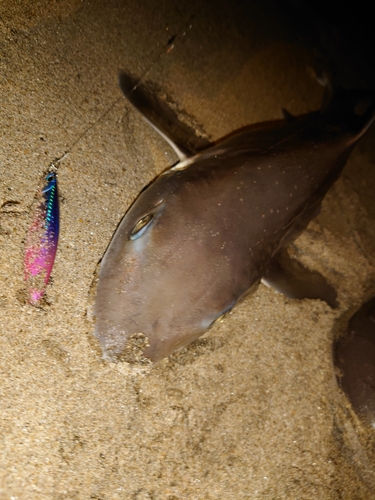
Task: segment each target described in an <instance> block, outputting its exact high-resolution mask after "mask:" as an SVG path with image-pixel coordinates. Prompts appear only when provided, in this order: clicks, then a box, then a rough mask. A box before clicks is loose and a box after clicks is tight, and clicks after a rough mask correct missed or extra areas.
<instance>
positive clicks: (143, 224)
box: [129, 214, 154, 240]
mask: <svg viewBox="0 0 375 500" xmlns="http://www.w3.org/2000/svg"><path fill="white" fill-rule="evenodd" d="M153 218H154V214H148V215H145V216H144V217H142V219H140V220H139V221H138V222H137V224H136V225H135V226H134V227H133V229H132V230H131V232H130V235H129V240H136V239H137V238H139V237H140V236H142V234H143V233H144V232H145V231H146V228H147V226H148V225H149V224H150V222H151V221H152V219H153Z"/></svg>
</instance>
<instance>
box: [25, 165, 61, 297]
mask: <svg viewBox="0 0 375 500" xmlns="http://www.w3.org/2000/svg"><path fill="white" fill-rule="evenodd" d="M45 181H46V183H45V185H44V187H43V189H42V190H41V193H40V195H41V198H42V199H41V201H40V203H39V205H38V206H37V208H36V210H35V214H34V217H33V221H32V223H31V226H30V228H29V231H28V234H27V238H26V244H25V259H24V276H25V281H26V287H27V294H28V301H29V302H30V303H31V304H33V305H35V304H37V302H38V301H39V300H40V299H41V298H42V297H43V295H44V292H45V290H46V287H47V284H48V280H49V277H50V275H51V271H52V267H53V263H54V261H55V256H56V251H57V243H58V239H59V196H58V189H57V177H56V173H55V172H49V173H48V174H47V175H46V177H45Z"/></svg>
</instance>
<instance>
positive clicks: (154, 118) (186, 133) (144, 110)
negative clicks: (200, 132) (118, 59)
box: [119, 71, 210, 161]
mask: <svg viewBox="0 0 375 500" xmlns="http://www.w3.org/2000/svg"><path fill="white" fill-rule="evenodd" d="M119 83H120V88H121V90H122V92H123V93H124V96H125V97H126V98H127V99H128V101H129V102H130V103H131V104H132V105H133V106H134V107H135V108H136V109H137V110H138V111H139V112H140V113H141V114H142V115H143V117H144V118H145V120H146V121H147V122H148V123H149V124H150V125H151V126H152V127H153V128H154V129H155V130H156V131H157V132H158V133H159V134H160V135H161V136H162V137H163V139H165V140H166V141H167V142H168V143H169V145H170V146H171V147H172V148H173V149H174V150H175V152H176V154H177V156H178V157H179V159H180V161H182V160H186V158H189V157H190V156H194V155H195V154H196V153H197V152H198V151H200V150H202V149H204V148H207V147H208V146H209V145H210V143H209V142H208V141H207V140H206V139H203V138H202V137H198V136H197V135H196V133H195V130H194V129H193V128H191V127H189V126H188V125H186V124H185V123H183V122H181V121H180V120H179V119H178V117H177V115H176V113H175V112H174V111H173V110H172V109H171V108H170V107H169V106H168V104H167V103H166V102H165V101H163V100H162V99H160V98H159V97H158V96H157V94H156V92H155V91H154V90H153V89H151V88H149V87H148V86H147V85H146V84H145V83H143V82H141V80H140V79H139V78H137V77H135V76H133V75H131V74H130V73H126V72H125V71H121V73H120V75H119Z"/></svg>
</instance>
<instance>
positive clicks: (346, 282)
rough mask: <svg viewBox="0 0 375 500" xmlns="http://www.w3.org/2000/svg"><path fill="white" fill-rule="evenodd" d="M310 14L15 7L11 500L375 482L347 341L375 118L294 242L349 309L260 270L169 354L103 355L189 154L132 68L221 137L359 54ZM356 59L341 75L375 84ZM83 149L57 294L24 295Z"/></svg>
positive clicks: (68, 206) (374, 453)
mask: <svg viewBox="0 0 375 500" xmlns="http://www.w3.org/2000/svg"><path fill="white" fill-rule="evenodd" d="M299 29H300V31H298V30H297V28H295V26H294V25H293V22H292V21H290V19H289V18H288V16H286V15H285V14H283V13H282V12H280V9H278V8H276V6H275V5H274V4H273V3H272V2H268V1H267V2H252V3H251V4H250V5H248V6H247V7H246V8H245V7H244V6H243V5H242V4H240V3H238V4H236V5H235V6H234V7H233V6H230V5H229V4H228V3H225V2H220V1H219V2H215V6H214V8H213V7H212V5H210V4H209V3H203V2H202V3H199V2H194V1H192V2H185V1H182V2H179V3H178V6H177V4H176V3H174V2H171V1H169V0H165V1H161V2H157V3H156V2H151V1H150V0H141V1H140V2H138V3H137V5H135V4H133V3H131V2H128V1H123V2H120V1H115V0H111V1H109V2H99V1H92V2H79V1H78V0H70V1H69V0H67V1H65V2H62V3H57V2H56V3H52V2H47V1H43V0H39V1H38V2H22V6H21V5H20V3H19V2H15V1H11V0H6V1H4V0H3V2H2V3H1V4H0V54H1V59H0V65H1V67H0V93H1V96H0V124H1V126H0V130H1V136H2V140H1V149H0V174H1V175H0V206H1V210H0V280H1V289H0V341H1V361H0V370H1V375H0V391H1V392H0V435H1V448H0V450H1V453H0V498H1V500H2V499H9V500H10V499H14V500H16V499H17V500H18V499H19V500H23V499H27V500H34V499H38V500H39V499H41V500H42V499H43V500H44V499H46V500H47V499H54V500H68V499H69V500H71V499H74V500H76V499H77V500H78V499H96V500H106V499H111V500H116V499H121V500H123V499H124V500H128V499H129V500H135V499H136V500H151V499H152V500H177V499H189V500H190V499H191V500H193V499H194V500H195V499H199V500H203V499H204V500H208V499H210V500H213V499H222V500H229V499H235V500H242V499H253V498H261V499H288V500H290V499H317V498H320V499H361V500H362V499H371V498H373V497H374V494H373V491H374V488H375V468H374V467H375V438H374V431H373V429H370V428H368V427H366V425H365V424H364V423H362V422H360V421H359V420H358V418H357V417H356V415H355V414H354V413H353V412H352V410H351V408H350V406H349V403H348V401H347V400H346V398H345V396H344V395H343V394H342V393H341V392H340V390H339V389H338V387H337V385H336V382H335V377H334V367H333V364H332V355H331V346H332V342H333V339H334V338H335V337H336V336H337V335H339V334H341V333H342V332H343V331H344V330H345V328H346V324H347V321H348V319H349V318H350V316H351V315H352V314H353V313H354V311H355V310H356V309H357V308H358V307H359V305H360V304H361V303H363V302H364V301H365V300H367V299H368V298H369V297H371V296H373V295H374V293H375V228H374V219H375V199H374V195H373V193H374V188H375V168H374V167H375V166H374V163H375V149H374V145H373V144H374V138H375V131H374V127H373V128H372V130H370V131H369V133H368V135H367V136H366V137H365V138H364V139H363V140H362V141H361V143H360V144H359V145H358V146H357V147H356V149H355V151H354V152H353V154H352V155H351V157H350V160H349V162H348V164H347V166H346V167H345V170H344V172H343V175H342V176H341V178H340V180H339V181H338V182H337V184H336V185H335V186H334V188H333V189H332V190H331V191H330V193H329V195H328V196H327V198H326V199H325V201H324V203H323V207H322V211H321V214H320V215H319V216H318V217H317V218H316V219H315V220H314V221H313V222H312V223H311V224H310V225H309V227H308V229H307V231H305V233H304V234H303V235H302V236H301V237H300V238H299V239H298V240H297V241H296V243H295V244H294V245H293V248H292V251H293V255H295V256H296V257H298V259H300V260H301V261H302V262H303V263H305V264H306V265H308V266H309V267H311V268H313V269H317V270H318V271H320V272H321V273H322V274H324V276H325V277H326V278H327V279H328V280H329V281H330V282H331V283H332V284H333V285H334V286H335V288H336V289H337V291H338V299H339V302H340V307H339V309H337V310H335V311H333V310H331V309H330V308H329V307H328V306H327V305H326V304H324V303H322V302H320V301H312V300H306V301H294V300H289V299H286V298H285V297H283V296H282V295H279V294H277V293H276V292H274V291H273V290H271V289H267V288H266V287H264V286H263V285H261V286H260V287H259V289H258V291H257V292H256V293H255V294H254V295H253V296H252V297H251V298H249V299H248V300H246V301H245V302H244V303H243V304H241V305H240V306H239V307H238V308H236V309H235V310H234V311H233V312H232V313H231V314H230V315H229V317H228V318H227V319H226V320H225V321H224V322H223V323H222V324H220V325H218V326H217V327H215V328H214V329H212V330H211V331H210V332H209V333H207V334H206V335H205V336H204V337H202V338H201V339H200V340H198V341H197V342H195V343H194V344H192V345H191V346H190V347H189V348H187V349H184V350H182V351H180V352H179V353H177V354H175V355H173V356H171V357H170V358H169V359H166V360H164V361H163V362H161V363H160V364H159V365H157V366H153V367H139V366H132V365H128V364H126V363H118V364H113V363H108V362H105V361H103V360H102V359H101V352H100V349H99V346H98V342H97V341H96V340H95V339H94V337H93V335H92V330H93V327H92V323H91V321H90V318H89V317H88V315H87V310H88V308H89V307H90V303H91V300H92V297H91V295H90V287H91V283H92V280H93V277H94V273H95V269H96V266H97V263H98V261H99V260H100V258H101V256H102V255H103V252H104V251H105V249H106V247H107V245H108V243H109V240H110V238H111V236H112V234H113V232H114V230H115V228H116V226H117V224H118V223H119V221H120V220H121V217H122V216H123V214H124V213H125V211H126V209H127V208H128V206H129V205H130V203H131V202H132V201H133V200H134V198H135V197H136V196H137V194H138V193H139V191H140V190H141V189H142V187H144V186H145V185H146V184H147V183H148V182H150V181H151V180H152V179H153V178H154V177H155V175H157V174H158V173H160V172H161V171H162V170H164V169H165V168H166V167H168V166H170V165H172V164H173V163H174V162H175V161H176V160H177V159H176V157H175V156H174V153H173V151H171V150H170V148H169V147H168V145H166V144H165V143H164V142H163V140H162V139H160V138H159V137H158V135H157V134H156V133H155V132H154V131H153V130H152V129H151V128H150V127H149V126H148V125H147V124H146V123H144V122H143V120H142V119H141V118H140V117H139V116H138V115H137V114H136V113H135V112H134V111H133V110H132V109H131V108H130V107H129V105H128V104H127V103H126V101H125V100H124V99H123V98H122V96H121V93H120V90H119V88H118V84H117V75H118V71H119V69H121V68H126V69H127V70H129V71H131V72H133V73H135V74H138V75H140V76H142V77H143V78H144V79H145V80H151V81H153V82H155V83H156V84H157V85H158V86H159V87H160V88H161V89H163V92H165V96H166V98H167V99H168V101H169V102H171V103H173V104H174V106H175V107H176V109H177V110H178V112H179V115H180V117H181V119H183V120H185V121H186V122H187V123H189V124H191V125H193V126H194V127H195V128H196V130H197V131H198V132H199V133H201V134H203V135H205V136H206V137H208V138H210V139H213V140H216V139H218V138H220V137H221V136H223V135H225V134H227V133H229V132H232V131H233V130H236V129H237V128H239V127H241V126H244V125H246V124H250V123H255V122H258V121H263V120H269V119H276V118H280V117H281V108H282V107H283V108H286V109H288V110H289V111H290V112H292V113H294V114H298V113H303V112H307V111H309V110H313V109H317V108H318V107H319V105H320V101H321V98H322V89H321V87H319V85H318V84H317V83H316V81H315V80H314V79H313V78H312V76H311V67H313V66H314V65H315V66H316V65H317V61H319V64H322V65H323V66H324V65H326V64H327V63H328V62H329V57H332V58H334V57H335V53H337V52H339V49H340V48H338V49H337V47H335V46H334V44H331V43H330V40H331V39H330V38H329V36H328V35H327V36H326V38H325V40H326V44H327V45H328V46H327V45H326V46H324V44H323V45H319V46H317V45H316V43H315V42H316V39H315V38H314V37H312V38H311V37H310V38H309V34H308V33H302V34H301V28H299ZM302 31H303V30H302ZM326 34H327V33H326ZM303 35H305V37H304V36H303ZM173 37H175V38H174V39H173ZM172 39H173V41H171V40H172ZM327 40H328V42H327ZM325 49H326V51H325ZM335 49H337V51H336V52H335ZM347 56H348V62H347V61H346V60H344V59H343V60H342V61H341V60H340V61H339V63H338V62H337V61H336V63H337V68H338V71H337V72H338V74H339V76H340V78H341V82H342V83H349V84H356V85H358V83H359V84H361V82H362V81H363V79H365V78H366V76H364V75H363V74H361V72H360V69H358V67H353V66H352V60H353V58H352V57H351V53H350V52H349V51H348V52H347ZM65 153H66V155H65V156H64V158H63V159H62V160H61V161H60V162H59V164H58V181H59V187H60V196H61V233H60V244H59V249H58V254H57V259H56V263H55V267H54V270H53V280H52V283H51V284H50V285H49V286H48V289H47V293H46V298H45V300H44V301H43V302H42V304H41V307H40V308H36V307H32V306H31V305H28V304H26V303H25V300H24V283H23V247H24V240H25V235H26V232H27V229H28V227H29V225H30V221H31V217H32V213H31V211H30V207H31V206H32V204H33V200H34V196H35V193H36V191H37V189H38V186H39V183H40V181H41V179H43V174H44V173H45V172H46V171H47V169H48V166H49V164H50V163H51V162H52V161H53V160H55V159H56V158H59V157H62V156H63V155H64V154H65Z"/></svg>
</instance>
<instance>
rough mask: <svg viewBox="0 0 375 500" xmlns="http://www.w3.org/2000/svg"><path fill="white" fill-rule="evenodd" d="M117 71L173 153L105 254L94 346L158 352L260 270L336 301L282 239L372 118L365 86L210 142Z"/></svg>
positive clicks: (222, 309) (256, 278)
mask: <svg viewBox="0 0 375 500" xmlns="http://www.w3.org/2000/svg"><path fill="white" fill-rule="evenodd" d="M119 83H120V87H121V90H122V91H123V94H124V96H125V97H126V98H127V100H128V101H129V102H130V103H131V105H132V106H133V107H134V108H135V109H136V110H138V112H140V113H141V114H142V115H143V117H144V118H145V119H146V121H147V122H148V123H149V124H150V125H151V126H152V127H153V128H154V129H155V130H157V132H158V133H160V135H161V136H162V137H163V138H164V139H165V140H166V141H167V142H168V143H169V145H170V146H171V147H172V148H173V149H174V151H175V152H176V153H177V155H178V157H179V162H178V163H177V164H176V165H174V166H172V167H170V168H167V169H166V170H165V171H163V172H162V173H161V174H160V175H159V176H158V177H156V179H155V180H154V181H153V182H151V183H150V184H149V185H148V186H146V187H145V188H144V189H143V190H142V191H141V193H140V194H139V196H138V197H137V198H136V200H135V201H134V202H133V204H132V205H131V206H130V208H129V209H128V211H127V212H126V214H125V215H124V217H123V219H122V221H121V222H120V224H119V225H118V227H117V230H116V231H115V233H114V235H113V237H112V239H111V241H110V243H109V245H108V247H107V249H106V251H105V253H104V255H103V258H102V261H101V263H100V271H99V277H98V281H97V288H96V297H95V302H94V307H93V313H94V319H95V329H94V335H95V337H96V338H97V339H98V340H99V343H100V345H101V348H102V352H103V358H104V359H106V360H108V361H119V360H127V359H129V353H132V352H134V350H136V349H137V348H138V350H140V353H141V357H142V358H145V359H146V360H151V361H152V362H154V363H157V362H159V361H160V360H162V359H163V358H165V357H167V356H169V355H170V354H171V353H173V352H175V351H176V350H178V349H180V348H182V347H184V346H187V345H188V344H190V343H191V342H193V341H194V340H196V339H197V338H198V337H200V336H201V335H202V334H203V333H205V332H206V331H207V330H208V329H209V328H211V327H212V326H213V325H215V324H216V323H217V322H219V321H222V320H223V318H224V317H225V316H226V315H227V314H228V313H229V312H230V311H232V309H233V308H234V307H235V306H236V305H237V304H239V303H240V302H241V301H243V300H244V299H245V298H246V297H248V296H249V295H251V294H252V293H253V292H254V291H255V290H256V288H257V287H258V285H259V283H260V282H261V281H262V282H263V283H265V284H266V285H268V286H272V287H274V288H275V289H276V290H278V291H279V292H281V293H284V294H285V295H286V296H288V297H291V298H296V299H303V298H312V299H321V300H325V301H326V302H327V303H328V304H329V305H330V306H331V307H337V305H338V303H337V298H336V292H335V290H334V288H333V287H332V286H331V285H330V284H329V283H328V282H327V281H326V280H325V278H324V277H323V276H322V275H320V274H319V273H317V272H316V271H311V270H309V269H307V268H305V267H304V266H302V265H301V264H300V263H299V262H298V261H296V260H295V259H293V258H291V257H290V256H289V254H288V250H287V248H288V246H289V245H290V244H291V243H292V242H293V241H294V240H295V239H296V238H297V237H298V236H299V235H300V234H301V232H302V231H304V230H305V228H306V227H307V225H308V224H309V222H310V221H311V220H312V219H313V218H314V217H316V215H317V214H318V213H319V210H320V206H321V203H322V200H323V198H324V196H325V195H326V193H327V191H328V190H329V189H330V188H331V186H332V185H333V184H334V182H335V181H336V179H337V178H338V177H339V175H340V173H341V171H342V169H343V168H344V166H345V164H346V162H347V159H348V157H349V155H350V153H351V151H352V149H353V148H354V146H355V145H356V143H357V142H358V140H359V139H360V138H361V137H362V136H363V135H364V134H365V132H366V131H367V130H368V128H369V127H370V125H371V123H372V122H373V121H374V118H375V113H374V95H373V94H372V93H371V92H370V91H356V90H344V89H342V88H338V89H336V91H335V92H334V93H333V95H332V96H331V97H330V98H325V99H324V105H323V106H322V108H321V109H320V110H318V111H314V112H311V113H306V114H304V115H301V116H297V117H294V116H291V115H290V114H289V113H287V112H285V113H284V118H283V119H279V120H273V121H267V122H262V123H256V124H253V125H249V126H247V127H244V128H242V129H240V130H237V131H235V132H233V133H231V134H229V135H228V136H226V137H224V138H223V139H221V140H219V141H216V142H214V143H209V142H208V141H207V140H206V139H204V138H202V137H200V136H199V135H197V134H196V133H195V130H194V129H193V128H192V127H190V126H189V125H187V124H186V123H185V122H184V121H183V120H181V119H180V118H179V116H178V114H177V112H176V111H175V110H174V109H173V108H172V107H171V106H169V105H168V103H167V102H166V100H165V99H162V98H161V97H160V96H159V95H158V93H157V92H156V91H155V89H154V88H153V86H152V85H151V84H146V83H143V82H142V81H141V80H139V79H138V78H137V77H136V76H134V75H132V74H131V73H130V72H125V71H123V72H121V73H120V77H119ZM328 94H329V93H328ZM142 339H143V340H142Z"/></svg>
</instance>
